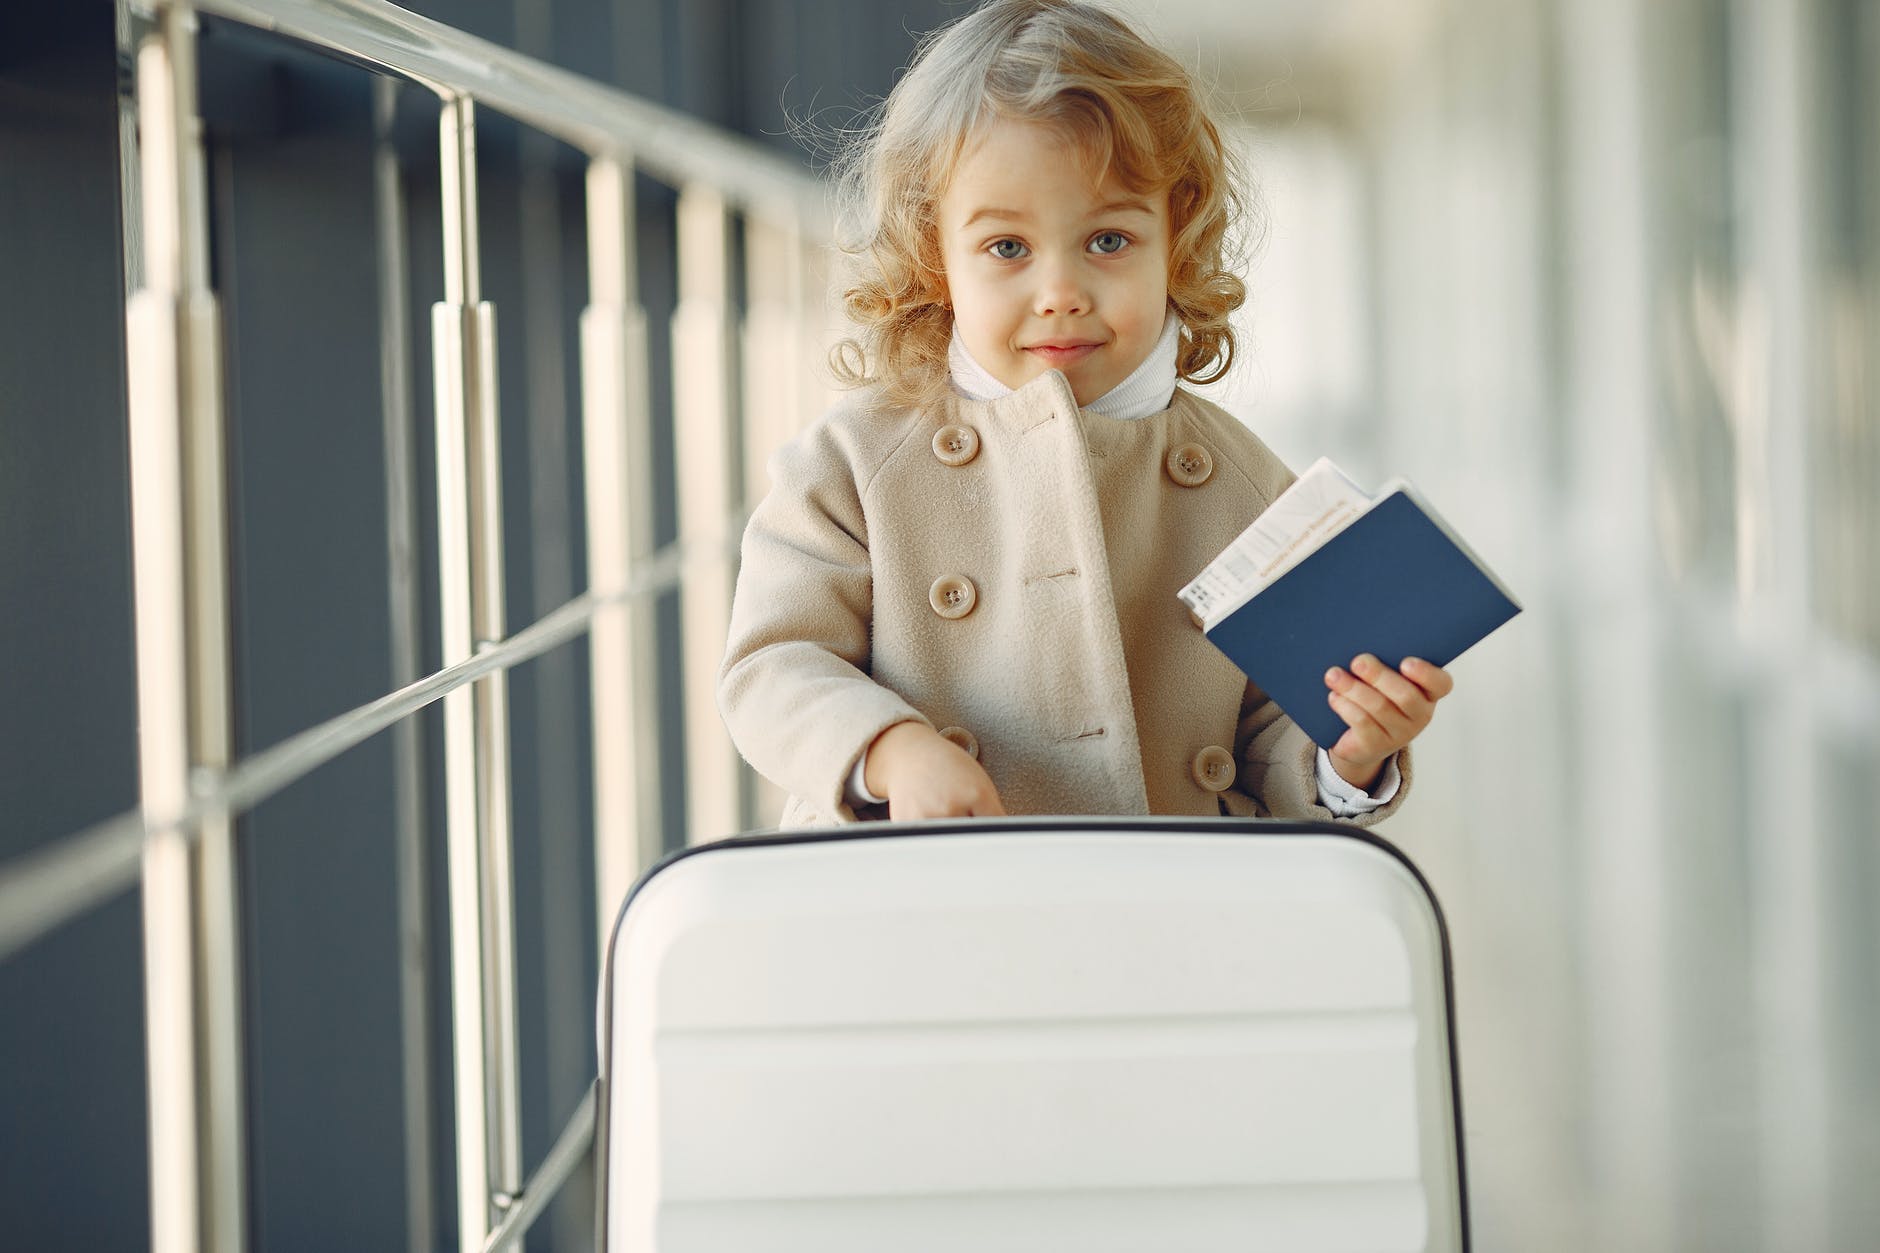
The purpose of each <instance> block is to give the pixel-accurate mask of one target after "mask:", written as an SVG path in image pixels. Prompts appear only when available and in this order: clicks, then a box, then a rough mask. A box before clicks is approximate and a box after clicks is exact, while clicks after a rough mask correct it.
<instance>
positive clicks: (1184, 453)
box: [1168, 444, 1214, 487]
mask: <svg viewBox="0 0 1880 1253" xmlns="http://www.w3.org/2000/svg"><path fill="white" fill-rule="evenodd" d="M1213 473H1214V458H1213V457H1212V456H1210V455H1209V453H1208V450H1207V449H1205V448H1203V447H1202V446H1201V445H1199V444H1181V445H1179V446H1177V447H1175V448H1171V449H1169V454H1168V476H1169V477H1170V478H1171V479H1174V480H1175V481H1176V482H1177V483H1180V484H1181V485H1182V486H1183V487H1200V486H1201V485H1202V484H1203V483H1205V482H1207V481H1208V476H1209V475H1211V474H1213Z"/></svg>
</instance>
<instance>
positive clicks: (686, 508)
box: [672, 183, 744, 844]
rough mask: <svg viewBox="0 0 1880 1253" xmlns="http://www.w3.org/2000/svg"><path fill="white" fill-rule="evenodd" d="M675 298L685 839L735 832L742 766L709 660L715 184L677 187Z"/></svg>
mask: <svg viewBox="0 0 1880 1253" xmlns="http://www.w3.org/2000/svg"><path fill="white" fill-rule="evenodd" d="M678 245H679V246H678V253H679V304H678V308H677V309H675V310H674V312H673V326H672V348H673V379H672V391H673V425H674V428H675V432H674V442H675V445H676V446H677V447H678V449H679V452H678V462H679V467H678V471H679V472H678V484H679V532H680V536H681V538H682V540H683V541H684V542H685V543H687V544H690V545H694V546H695V551H694V552H693V553H692V554H690V556H689V557H688V559H687V562H686V571H685V581H684V585H683V590H682V594H681V599H680V622H681V630H682V631H683V633H684V638H683V640H682V648H683V652H684V658H685V661H684V692H685V715H686V717H685V778H686V826H687V838H688V841H689V842H691V843H694V844H696V843H699V842H701V841H704V840H713V839H718V838H720V837H722V836H726V835H733V834H736V833H737V832H738V831H740V830H742V829H743V826H744V804H743V790H744V788H743V764H742V762H741V761H740V760H739V758H738V754H737V750H736V749H735V748H733V747H732V744H731V739H730V737H729V736H728V735H727V734H726V733H725V728H724V724H723V723H722V722H721V721H720V720H719V717H718V700H717V689H718V667H719V665H720V664H721V663H722V661H723V660H724V648H725V637H726V635H727V634H728V632H729V630H730V624H731V582H732V572H733V564H732V557H731V553H730V549H729V541H730V540H731V538H732V537H730V536H727V535H726V534H725V528H726V526H727V525H728V524H729V520H730V518H731V516H732V510H733V507H734V505H735V504H736V501H737V494H736V493H737V484H738V476H737V473H736V465H737V460H738V455H737V448H738V444H737V430H738V425H739V423H738V416H737V414H736V413H735V412H734V408H733V407H734V401H735V397H734V392H733V385H732V372H733V369H734V365H733V357H732V352H733V339H732V329H731V313H730V305H731V301H730V277H731V268H730V252H731V224H730V218H729V216H728V214H727V212H726V208H725V202H724V199H723V197H722V196H720V195H719V193H718V191H717V190H716V189H715V188H712V187H707V186H704V185H702V184H696V183H695V184H692V185H690V186H688V187H685V188H683V189H681V191H680V193H679V208H678Z"/></svg>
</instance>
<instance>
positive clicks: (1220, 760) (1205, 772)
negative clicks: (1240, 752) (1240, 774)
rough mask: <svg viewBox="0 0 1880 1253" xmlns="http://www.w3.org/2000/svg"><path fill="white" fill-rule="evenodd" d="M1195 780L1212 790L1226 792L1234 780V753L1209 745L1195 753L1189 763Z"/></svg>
mask: <svg viewBox="0 0 1880 1253" xmlns="http://www.w3.org/2000/svg"><path fill="white" fill-rule="evenodd" d="M1189 769H1190V770H1192V771H1193V772H1194V776H1195V782H1196V783H1199V784H1200V785H1201V786H1202V787H1204V788H1206V789H1207V790H1208V791H1210V792H1225V791H1226V790H1227V789H1228V788H1229V787H1231V786H1232V785H1233V782H1234V773H1235V772H1234V755H1233V754H1232V753H1230V752H1228V751H1227V750H1226V749H1224V748H1219V747H1216V746H1215V745H1213V744H1210V745H1208V746H1207V747H1206V748H1204V749H1202V750H1201V751H1200V752H1198V753H1196V754H1195V759H1194V761H1193V762H1192V763H1191V764H1190V765H1189Z"/></svg>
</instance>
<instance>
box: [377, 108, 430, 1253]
mask: <svg viewBox="0 0 1880 1253" xmlns="http://www.w3.org/2000/svg"><path fill="white" fill-rule="evenodd" d="M398 90H399V89H398V84H397V83H395V82H393V81H392V80H391V79H389V78H380V79H377V80H375V81H374V82H373V84H372V110H373V124H374V133H375V140H376V144H375V148H374V152H373V162H372V175H373V190H374V194H375V200H374V209H375V218H376V230H375V236H376V239H377V241H378V267H379V389H380V397H381V405H382V407H383V410H384V413H383V423H384V428H385V529H386V554H387V570H388V572H389V577H390V586H389V587H388V588H387V592H388V603H389V605H390V609H391V678H392V686H393V687H394V688H399V687H404V686H405V685H406V684H409V683H412V682H414V681H416V680H417V678H418V673H419V669H418V668H419V659H420V655H421V651H420V648H419V640H418V632H419V619H420V608H421V602H420V598H419V595H418V503H417V478H416V462H417V453H416V443H417V436H416V431H415V430H414V429H413V424H412V413H411V361H410V353H411V284H410V280H409V279H408V277H407V274H406V265H407V261H408V258H409V245H408V243H407V240H406V233H405V192H404V178H403V174H402V171H401V170H400V167H399V160H398V150H397V147H396V145H395V144H394V143H393V139H392V127H393V123H394V122H395V121H396V118H397V109H398ZM421 734H422V726H421V724H420V722H419V720H418V719H416V718H406V719H405V720H403V721H402V722H400V723H399V724H398V725H397V726H396V727H394V728H392V730H391V737H392V772H393V784H392V786H393V797H394V802H393V803H394V804H395V805H396V807H397V814H396V818H395V822H396V830H397V833H398V836H397V838H398V934H399V946H398V993H399V995H398V1001H399V1011H400V1012H399V1021H400V1050H401V1052H402V1054H403V1060H404V1092H405V1215H406V1222H405V1227H406V1232H405V1234H406V1242H407V1247H408V1248H409V1249H410V1250H411V1253H430V1251H431V1250H432V1249H433V1248H435V1247H436V1243H437V1235H436V1233H437V1189H436V1185H435V1182H434V1177H435V1167H434V1165H433V1163H432V1160H431V994H430V988H431V979H430V967H431V961H430V912H431V911H430V893H429V891H428V890H427V886H426V885H427V883H428V876H427V874H426V871H425V856H424V745H423V741H422V739H421Z"/></svg>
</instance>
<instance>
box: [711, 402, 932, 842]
mask: <svg viewBox="0 0 1880 1253" xmlns="http://www.w3.org/2000/svg"><path fill="white" fill-rule="evenodd" d="M770 476H771V490H770V493H769V495H767V496H766V497H765V498H764V500H763V502H762V503H761V504H760V505H758V507H757V510H756V512H755V513H753V514H752V516H751V520H750V523H749V524H748V525H747V526H746V528H745V532H744V544H743V555H742V561H741V564H740V566H739V569H738V580H737V590H736V593H735V594H734V596H733V599H732V603H731V630H730V635H729V638H728V640H727V644H726V650H725V659H724V664H723V666H722V667H721V668H720V670H719V675H718V707H719V711H720V712H721V713H722V714H723V715H724V720H725V726H726V727H727V728H728V729H729V730H730V732H731V739H732V741H733V743H735V744H736V745H737V747H738V751H739V752H740V753H742V754H744V758H745V760H746V761H748V762H750V763H751V765H752V766H753V767H754V768H755V769H756V770H757V771H758V772H759V773H760V774H762V775H764V776H765V777H766V778H768V779H770V780H771V781H772V782H773V783H775V784H777V785H778V786H779V787H781V788H783V789H784V790H785V791H787V792H789V793H791V794H792V795H793V796H796V797H798V798H799V799H800V800H802V801H803V802H805V803H807V804H808V806H809V807H810V808H811V809H813V810H814V811H816V812H817V813H818V814H819V815H821V816H824V817H826V818H828V819H830V820H834V821H840V822H849V821H854V820H855V816H856V815H855V814H854V812H853V811H852V810H851V809H850V808H849V807H848V805H847V804H846V803H845V801H844V799H843V798H844V794H845V791H846V784H847V781H848V776H849V773H850V772H851V771H852V770H853V769H854V766H855V763H856V761H858V760H859V759H860V758H861V755H862V752H863V751H864V750H865V749H866V748H867V747H868V745H869V744H870V743H871V742H872V741H873V740H874V738H875V737H876V736H877V735H879V734H880V733H881V732H882V731H885V730H886V729H887V728H889V727H891V726H893V725H894V724H895V723H897V722H906V721H910V720H911V721H917V722H925V721H926V719H925V718H923V717H922V716H921V715H920V713H919V712H918V711H917V710H915V709H914V708H913V706H911V705H909V704H908V703H907V702H906V701H905V700H903V699H902V698H901V697H900V696H898V695H896V694H895V693H894V692H892V691H890V690H888V689H887V688H885V687H882V686H881V685H880V684H878V683H876V682H875V681H874V680H873V679H872V678H870V677H869V653H870V623H871V620H872V608H871V606H872V599H873V587H874V580H873V577H872V575H871V573H870V565H869V548H868V530H867V519H866V517H865V516H864V514H863V509H862V503H861V499H862V491H863V486H864V484H865V481H866V479H865V474H864V469H863V467H862V466H861V465H860V464H859V462H858V458H857V455H856V453H855V451H854V450H853V449H852V448H848V447H845V446H844V443H843V441H842V439H841V438H840V437H839V436H838V435H837V434H835V433H833V432H832V431H831V430H830V429H829V428H828V426H827V424H819V425H818V426H817V427H814V428H812V429H811V430H810V431H809V432H808V433H806V434H805V435H804V436H803V437H801V438H799V439H798V440H795V441H793V442H791V443H790V444H788V445H786V446H785V447H784V448H783V449H782V450H781V451H779V452H778V453H777V455H776V456H775V457H774V458H772V460H771V463H770Z"/></svg>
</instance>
